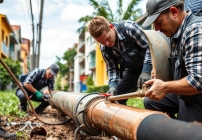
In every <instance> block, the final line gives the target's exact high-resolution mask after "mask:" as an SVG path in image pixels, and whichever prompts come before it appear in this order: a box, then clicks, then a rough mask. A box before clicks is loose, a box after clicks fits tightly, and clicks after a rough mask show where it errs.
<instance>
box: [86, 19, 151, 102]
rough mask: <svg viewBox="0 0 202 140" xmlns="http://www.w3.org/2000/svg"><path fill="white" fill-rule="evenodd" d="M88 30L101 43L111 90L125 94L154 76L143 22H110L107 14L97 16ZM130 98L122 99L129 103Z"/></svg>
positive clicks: (110, 91) (111, 92)
mask: <svg viewBox="0 0 202 140" xmlns="http://www.w3.org/2000/svg"><path fill="white" fill-rule="evenodd" d="M88 31H89V32H90V34H91V36H92V37H93V38H94V39H95V40H96V41H97V42H99V43H100V44H101V46H100V50H101V53H102V56H103V59H104V61H105V63H106V66H107V75H108V79H109V80H108V85H109V90H108V92H107V93H110V94H111V95H121V94H126V93H130V92H134V91H136V90H137V89H138V88H141V87H142V83H144V82H145V81H147V80H149V79H150V78H151V76H150V72H151V69H152V64H151V56H150V51H149V45H148V42H147V39H146V37H145V34H144V33H143V31H142V29H141V28H140V26H139V25H138V24H137V23H135V22H133V21H129V20H126V21H119V22H109V21H108V20H107V19H106V18H105V17H103V16H96V17H94V18H93V19H92V20H91V21H90V23H89V25H88ZM126 101H127V100H120V101H119V103H121V104H126Z"/></svg>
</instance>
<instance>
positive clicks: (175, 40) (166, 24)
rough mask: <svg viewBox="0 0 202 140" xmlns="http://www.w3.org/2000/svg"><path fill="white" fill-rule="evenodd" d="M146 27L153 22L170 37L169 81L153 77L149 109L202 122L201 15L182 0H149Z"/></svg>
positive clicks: (185, 119)
mask: <svg viewBox="0 0 202 140" xmlns="http://www.w3.org/2000/svg"><path fill="white" fill-rule="evenodd" d="M146 9H147V13H148V15H147V19H146V20H145V22H144V23H143V25H142V26H143V27H146V26H149V25H150V24H152V23H153V24H154V27H155V30H159V31H160V32H162V33H164V34H165V35H166V36H167V37H169V38H170V43H171V54H170V58H169V63H170V73H171V80H170V81H166V82H165V81H162V80H160V79H152V80H149V81H147V82H145V83H146V84H147V85H151V88H150V89H149V90H148V91H147V92H146V93H145V94H146V97H148V98H145V99H144V105H145V108H146V109H151V110H158V111H163V112H166V113H168V114H169V115H170V116H171V117H172V118H175V117H177V119H179V120H183V121H187V122H191V121H199V122H202V94H201V92H202V18H201V17H197V16H195V15H194V14H193V13H192V12H191V11H185V10H184V3H183V2H182V1H180V0H148V2H147V4H146Z"/></svg>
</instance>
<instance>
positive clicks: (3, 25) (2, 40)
mask: <svg viewBox="0 0 202 140" xmlns="http://www.w3.org/2000/svg"><path fill="white" fill-rule="evenodd" d="M11 33H13V34H14V32H13V29H12V27H11V25H10V23H9V21H8V19H7V17H6V15H2V14H0V58H8V57H9V46H10V34H11Z"/></svg>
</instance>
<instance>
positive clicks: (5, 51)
mask: <svg viewBox="0 0 202 140" xmlns="http://www.w3.org/2000/svg"><path fill="white" fill-rule="evenodd" d="M1 46H2V52H3V53H4V54H5V55H7V56H8V46H6V44H5V43H4V42H2V43H1Z"/></svg>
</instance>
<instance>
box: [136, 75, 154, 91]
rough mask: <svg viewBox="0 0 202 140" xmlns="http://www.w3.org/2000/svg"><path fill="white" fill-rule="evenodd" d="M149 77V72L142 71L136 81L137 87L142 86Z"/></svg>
mask: <svg viewBox="0 0 202 140" xmlns="http://www.w3.org/2000/svg"><path fill="white" fill-rule="evenodd" d="M150 79H151V75H150V74H149V73H146V72H142V73H141V74H140V76H139V78H138V81H137V87H138V88H141V87H142V84H144V82H146V81H148V80H150Z"/></svg>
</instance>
